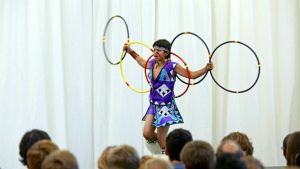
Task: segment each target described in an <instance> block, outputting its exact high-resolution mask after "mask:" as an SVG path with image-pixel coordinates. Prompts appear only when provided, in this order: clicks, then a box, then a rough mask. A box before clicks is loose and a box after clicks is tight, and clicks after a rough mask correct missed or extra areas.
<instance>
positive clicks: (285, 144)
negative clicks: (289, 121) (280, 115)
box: [282, 133, 291, 158]
mask: <svg viewBox="0 0 300 169" xmlns="http://www.w3.org/2000/svg"><path fill="white" fill-rule="evenodd" d="M290 135H291V133H289V134H288V135H286V136H285V137H284V139H283V142H282V151H283V155H284V157H285V158H286V149H287V143H288V139H289V136H290Z"/></svg>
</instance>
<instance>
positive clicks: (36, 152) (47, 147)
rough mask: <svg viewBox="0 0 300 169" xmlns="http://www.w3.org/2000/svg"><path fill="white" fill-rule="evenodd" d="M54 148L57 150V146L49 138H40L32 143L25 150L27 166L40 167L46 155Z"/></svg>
mask: <svg viewBox="0 0 300 169" xmlns="http://www.w3.org/2000/svg"><path fill="white" fill-rule="evenodd" d="M55 150H58V147H57V145H56V144H54V143H53V142H52V141H50V140H40V141H38V142H36V143H34V144H33V145H32V146H31V147H30V148H29V149H28V152H27V166H28V168H29V169H41V168H42V163H43V161H44V159H45V158H46V156H47V155H49V154H50V153H51V152H53V151H55Z"/></svg>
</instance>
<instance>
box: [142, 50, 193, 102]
mask: <svg viewBox="0 0 300 169" xmlns="http://www.w3.org/2000/svg"><path fill="white" fill-rule="evenodd" d="M170 54H172V55H174V56H176V57H177V58H178V59H180V60H181V62H183V64H184V65H185V68H186V71H187V74H188V79H189V81H188V83H186V84H187V86H186V88H185V90H184V91H183V92H182V93H181V94H180V95H178V96H175V98H178V97H181V96H183V95H184V94H185V93H186V92H187V90H188V89H189V87H190V81H191V74H190V71H189V68H188V66H187V64H186V62H185V61H184V60H183V59H182V58H181V57H180V56H178V55H177V54H175V53H173V52H170ZM152 57H153V54H152V55H151V56H150V57H149V58H148V59H147V61H146V64H145V67H144V74H145V77H146V79H147V82H148V83H149V84H150V86H151V83H150V80H149V78H148V76H147V72H146V69H147V68H146V67H147V65H148V63H149V61H150V59H151V58H152Z"/></svg>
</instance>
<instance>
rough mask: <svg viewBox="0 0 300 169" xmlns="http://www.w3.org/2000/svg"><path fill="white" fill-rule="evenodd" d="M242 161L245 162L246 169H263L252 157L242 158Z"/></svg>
mask: <svg viewBox="0 0 300 169" xmlns="http://www.w3.org/2000/svg"><path fill="white" fill-rule="evenodd" d="M242 160H243V161H245V162H246V165H247V169H264V168H265V167H264V165H263V164H262V163H261V162H260V161H259V160H258V159H256V158H254V157H253V156H245V157H242Z"/></svg>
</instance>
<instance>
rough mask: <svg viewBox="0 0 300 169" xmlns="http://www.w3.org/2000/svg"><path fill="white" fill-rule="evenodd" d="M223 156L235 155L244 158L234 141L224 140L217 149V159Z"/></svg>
mask: <svg viewBox="0 0 300 169" xmlns="http://www.w3.org/2000/svg"><path fill="white" fill-rule="evenodd" d="M223 154H236V155H237V156H239V157H242V156H244V152H243V150H242V149H241V147H240V145H239V144H238V143H237V142H235V141H234V140H224V141H222V142H221V144H220V145H219V147H218V149H217V157H219V156H221V155H223Z"/></svg>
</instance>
